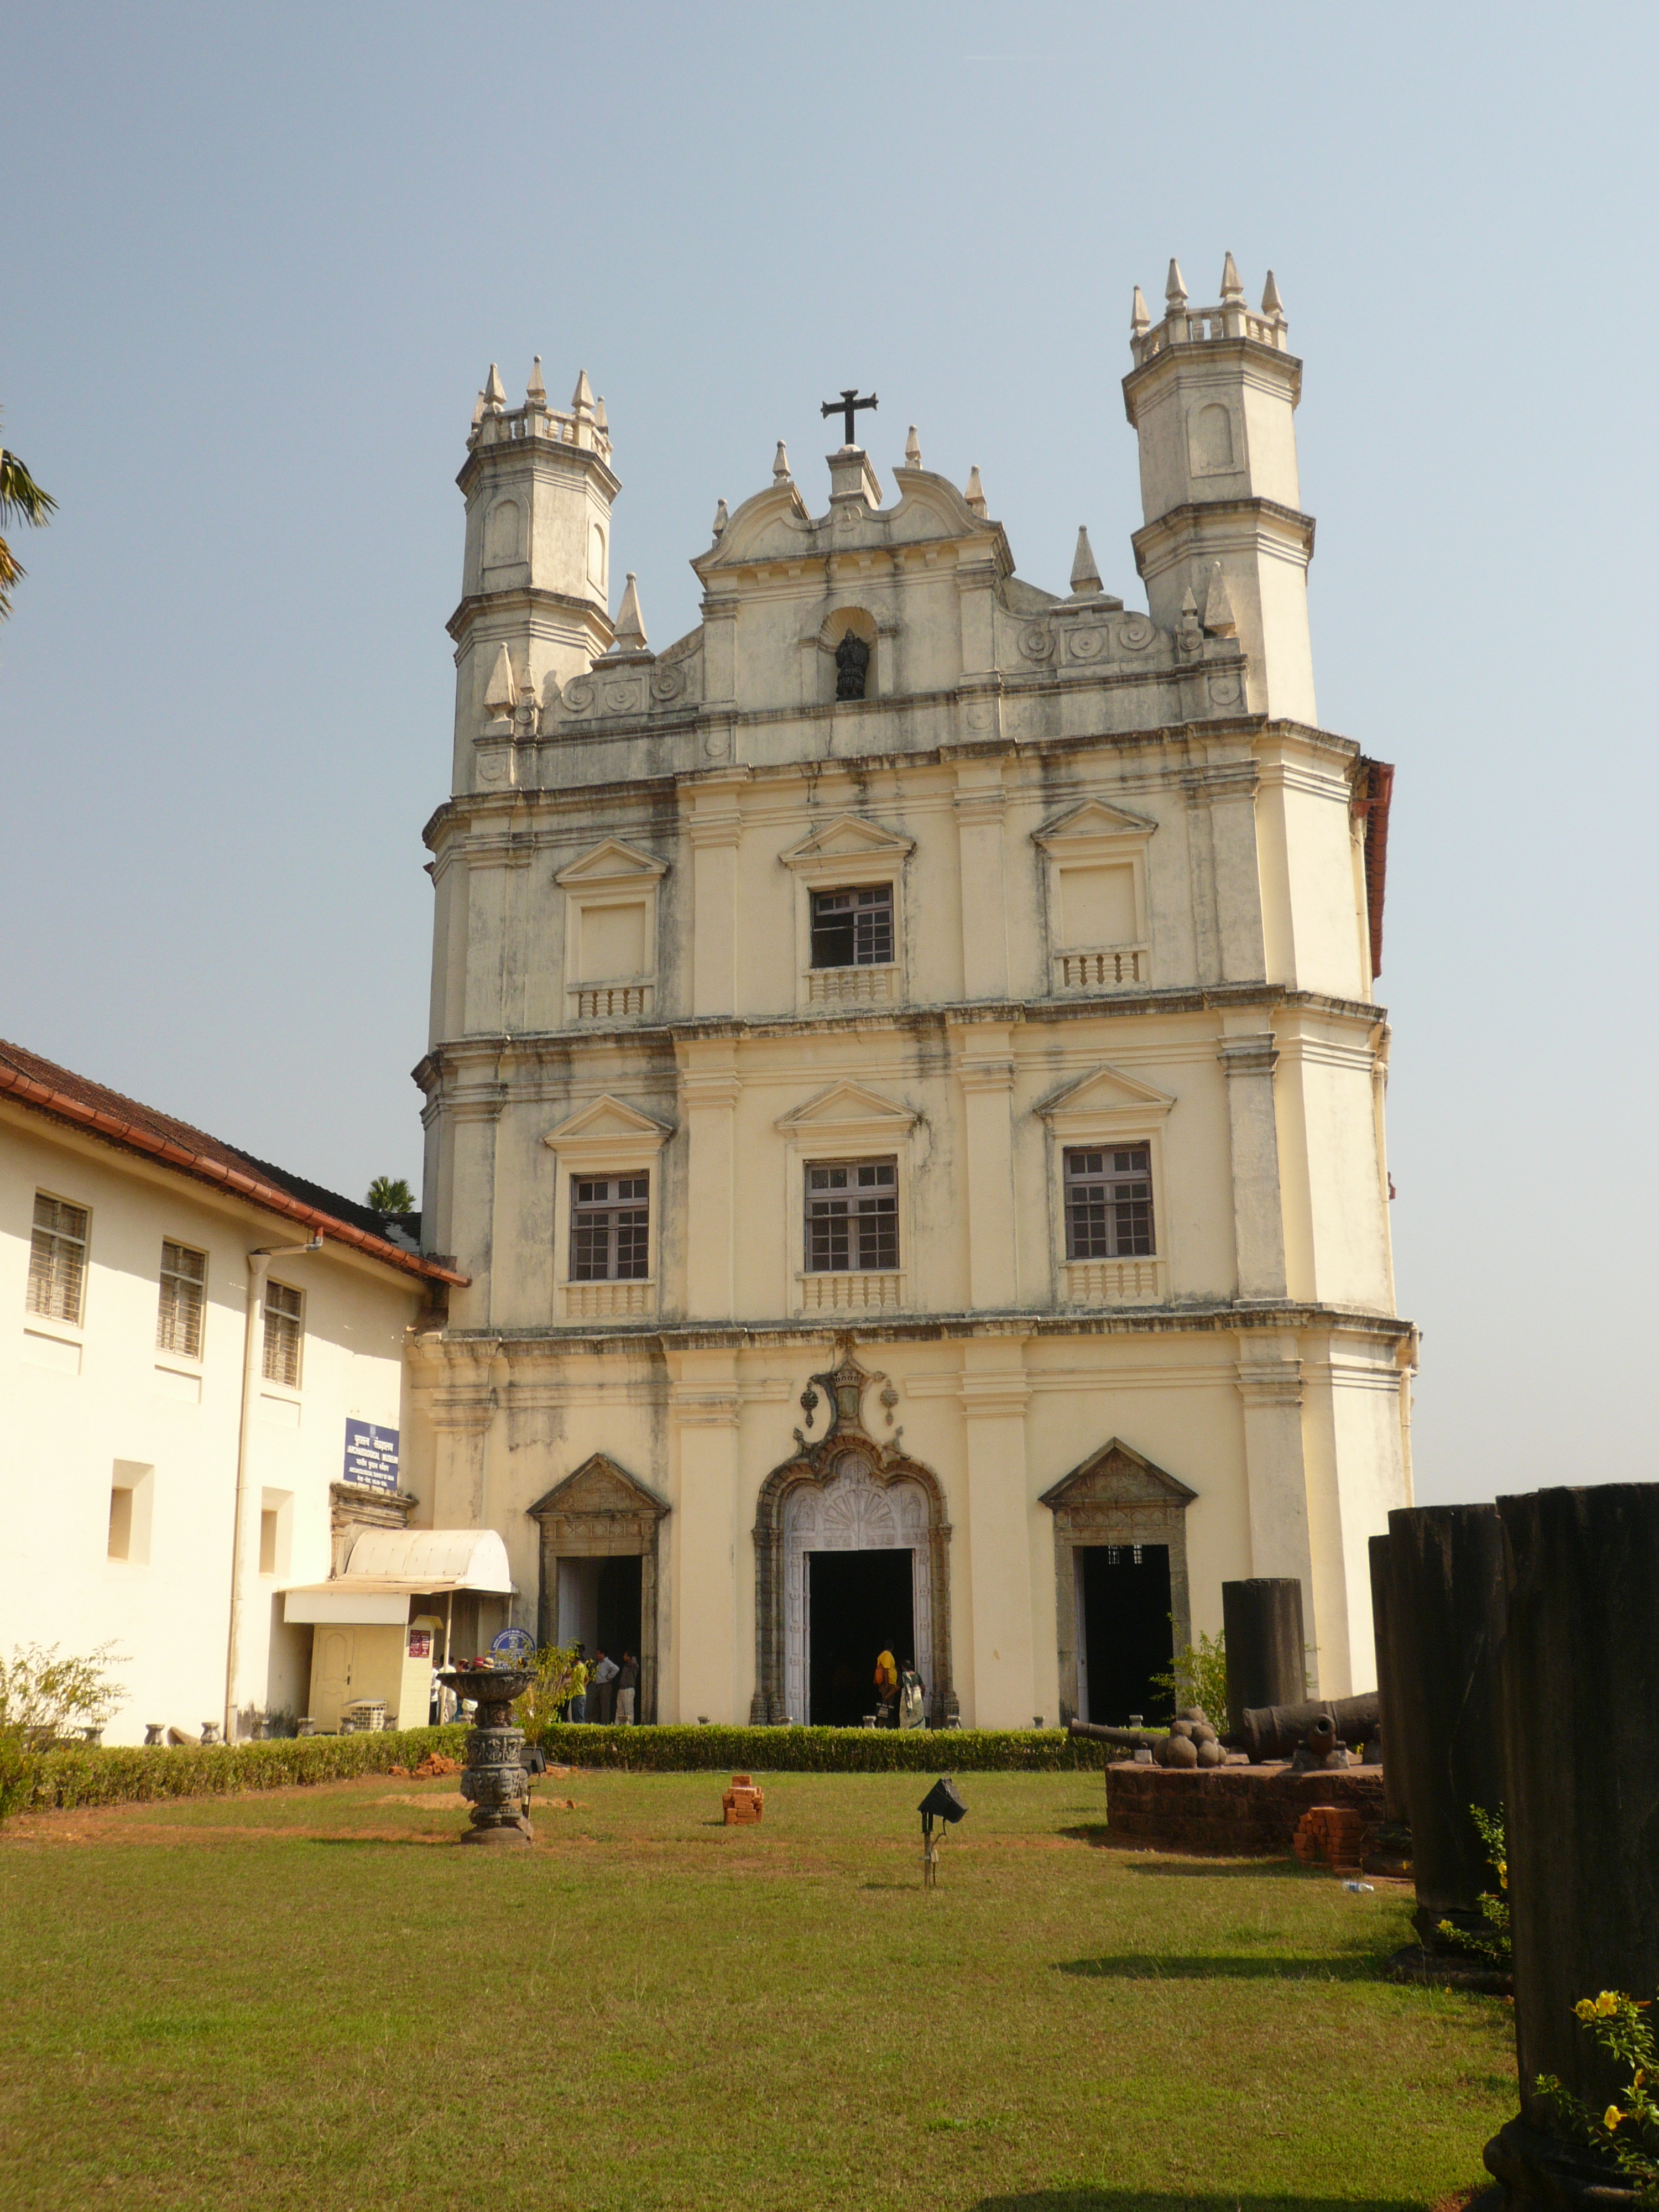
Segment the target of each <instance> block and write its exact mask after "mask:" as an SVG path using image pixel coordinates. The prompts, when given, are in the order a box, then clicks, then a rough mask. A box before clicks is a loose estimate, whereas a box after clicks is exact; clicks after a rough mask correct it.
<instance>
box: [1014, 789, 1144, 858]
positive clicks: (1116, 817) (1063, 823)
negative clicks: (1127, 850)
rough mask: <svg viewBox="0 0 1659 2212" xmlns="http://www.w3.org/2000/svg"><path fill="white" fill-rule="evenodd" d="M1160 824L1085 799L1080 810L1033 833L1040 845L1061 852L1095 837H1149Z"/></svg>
mask: <svg viewBox="0 0 1659 2212" xmlns="http://www.w3.org/2000/svg"><path fill="white" fill-rule="evenodd" d="M1157 828H1158V824H1157V823H1156V822H1154V821H1153V820H1152V818H1151V817H1150V816H1148V815H1145V814H1131V813H1130V812H1129V811H1127V808H1125V807H1121V806H1109V805H1107V804H1106V802H1105V800H1104V799H1085V800H1084V802H1083V804H1082V805H1080V806H1073V808H1072V809H1071V811H1069V812H1068V813H1066V814H1060V815H1057V816H1056V817H1055V818H1054V820H1053V821H1052V822H1047V823H1044V824H1043V826H1042V829H1037V830H1035V831H1033V833H1032V834H1033V836H1035V837H1036V842H1037V843H1038V844H1039V845H1042V846H1046V847H1049V848H1054V847H1056V846H1057V847H1059V848H1060V849H1061V850H1062V851H1063V850H1064V849H1065V848H1066V845H1067V844H1068V843H1069V842H1072V841H1073V839H1075V840H1078V841H1079V842H1081V841H1082V840H1083V839H1085V838H1096V837H1150V836H1152V832H1153V831H1154V830H1155V829H1157Z"/></svg>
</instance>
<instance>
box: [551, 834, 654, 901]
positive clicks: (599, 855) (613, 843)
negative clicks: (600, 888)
mask: <svg viewBox="0 0 1659 2212" xmlns="http://www.w3.org/2000/svg"><path fill="white" fill-rule="evenodd" d="M667 873H668V864H667V862H666V861H665V860H653V859H652V857H651V855H650V854H649V853H641V851H640V850H639V848H638V847H637V846H635V845H625V844H624V843H623V841H622V839H621V838H620V837H607V838H605V841H604V842H603V843H602V844H599V845H596V846H595V847H594V848H593V849H592V852H591V853H584V854H582V856H581V858H580V860H572V861H571V863H570V865H569V866H568V867H565V868H561V869H560V870H559V871H558V872H557V874H556V875H555V877H554V878H553V880H554V882H555V883H556V884H561V885H562V886H563V888H564V889H565V890H572V889H574V887H575V886H576V885H578V884H617V883H627V882H628V881H629V879H630V878H637V879H638V880H639V881H640V882H641V883H653V882H654V881H655V880H656V878H658V877H659V876H665V875H666V874H667Z"/></svg>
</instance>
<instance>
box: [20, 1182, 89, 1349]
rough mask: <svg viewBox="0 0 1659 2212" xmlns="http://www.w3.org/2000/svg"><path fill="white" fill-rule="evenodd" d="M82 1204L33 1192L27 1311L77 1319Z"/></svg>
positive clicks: (82, 1270)
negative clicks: (32, 1227)
mask: <svg viewBox="0 0 1659 2212" xmlns="http://www.w3.org/2000/svg"><path fill="white" fill-rule="evenodd" d="M89 1219H90V1216H89V1215H88V1212H87V1209H86V1208H85V1206H71V1205H70V1204H69V1202H68V1200H65V1199H61V1198H48V1197H47V1195H46V1192H45V1191H43V1190H37V1191H36V1192H35V1194H34V1233H33V1237H31V1238H30V1240H29V1286H28V1310H29V1311H30V1312H31V1313H35V1314H46V1316H49V1317H50V1319H52V1320H53V1321H72V1322H79V1320H80V1318H81V1309H82V1303H83V1301H84V1299H85V1297H86V1286H87V1226H88V1221H89Z"/></svg>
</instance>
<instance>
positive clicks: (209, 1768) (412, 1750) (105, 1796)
mask: <svg viewBox="0 0 1659 2212" xmlns="http://www.w3.org/2000/svg"><path fill="white" fill-rule="evenodd" d="M465 1741H466V1730H465V1728H463V1727H462V1726H460V1725H459V1723H455V1724H453V1725H452V1726H451V1727H448V1728H435V1729H434V1728H424V1729H399V1730H398V1731H397V1732H395V1733H393V1734H390V1735H386V1734H381V1735H301V1736H283V1737H278V1738H277V1739H276V1741H274V1742H270V1743H239V1744H230V1745H227V1744H178V1745H171V1744H169V1745H165V1746H164V1745H160V1744H158V1745H155V1746H154V1747H150V1748H149V1749H145V1748H143V1747H139V1746H137V1745H130V1744H108V1745H100V1746H99V1747H97V1748H95V1749H94V1747H91V1746H90V1745H88V1746H86V1747H76V1748H71V1749H66V1750H63V1751H48V1752H44V1753H41V1754H40V1756H39V1757H38V1758H36V1759H28V1760H27V1761H25V1762H24V1772H23V1774H22V1777H21V1781H22V1787H21V1790H19V1791H18V1792H17V1793H16V1796H15V1802H16V1804H17V1805H18V1806H19V1807H20V1808H29V1809H32V1810H34V1811H37V1812H38V1811H45V1810H49V1809H50V1808H52V1807H59V1808H68V1807H72V1806H82V1805H138V1804H143V1803H146V1802H149V1801H151V1800H153V1799H155V1798H158V1797H223V1796H229V1795H231V1794H232V1793H233V1792H234V1791H236V1790H286V1789H289V1788H290V1787H291V1786H292V1785H293V1784H296V1783H301V1784H302V1783H308V1782H343V1781H349V1779H350V1778H351V1777H352V1776H354V1775H357V1774H384V1773H385V1772H386V1770H387V1768H388V1767H392V1766H418V1765H420V1763H421V1761H422V1759H424V1758H425V1757H426V1755H427V1753H428V1752H429V1751H441V1752H442V1753H445V1754H446V1756H447V1757H448V1758H450V1759H459V1757H460V1755H461V1747H462V1746H463V1744H464V1743H465Z"/></svg>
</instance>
